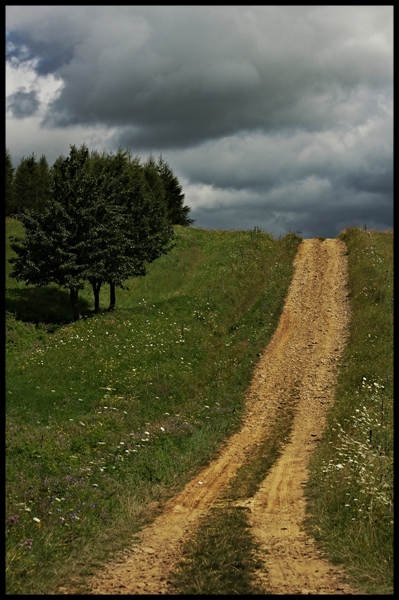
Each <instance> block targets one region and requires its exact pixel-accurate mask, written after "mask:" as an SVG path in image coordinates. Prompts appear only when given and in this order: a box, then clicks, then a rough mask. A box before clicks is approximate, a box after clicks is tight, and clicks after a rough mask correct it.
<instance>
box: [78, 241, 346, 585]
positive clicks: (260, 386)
mask: <svg viewBox="0 0 399 600" xmlns="http://www.w3.org/2000/svg"><path fill="white" fill-rule="evenodd" d="M346 281H347V264H346V248H345V245H344V244H343V242H341V241H339V240H336V239H327V240H325V241H323V242H321V241H320V240H318V239H311V240H303V242H302V243H301V245H300V247H299V251H298V254H297V257H296V259H295V274H294V278H293V281H292V284H291V286H290V290H289V294H288V297H287V300H286V304H285V307H284V311H283V314H282V316H281V319H280V323H279V326H278V328H277V330H276V332H275V335H274V336H273V338H272V340H271V342H270V344H269V345H268V347H267V348H266V349H265V352H264V354H263V356H262V358H261V360H260V362H259V363H258V365H257V368H256V371H255V373H254V377H253V381H252V384H251V386H250V388H249V390H248V398H247V406H246V419H245V422H244V425H243V427H242V429H241V430H240V431H239V433H237V434H235V435H233V436H232V437H231V438H230V439H229V440H228V441H227V443H226V444H225V445H224V447H223V448H222V450H221V452H220V455H219V457H218V458H217V459H215V460H214V461H213V462H212V463H211V464H210V465H209V466H208V467H207V468H205V469H204V470H203V471H202V472H201V473H199V474H198V476H197V477H195V479H193V480H192V481H191V482H190V483H188V484H187V486H186V487H185V488H184V490H183V491H182V492H181V493H180V494H178V495H177V496H176V497H174V498H173V499H171V500H170V501H169V502H168V503H167V504H166V506H165V509H164V511H163V513H162V514H161V515H160V516H159V517H158V518H157V519H156V520H155V521H154V522H153V523H152V525H151V526H149V527H147V528H146V529H144V530H143V531H142V532H141V536H140V542H139V543H138V544H136V545H134V546H132V547H131V548H129V549H127V550H126V551H125V552H124V553H123V554H122V555H120V556H119V558H118V560H116V561H115V562H114V563H112V564H110V565H108V567H107V568H106V569H105V570H103V571H101V572H100V573H98V574H97V575H96V576H95V577H94V578H93V579H92V580H91V581H90V590H91V591H90V592H89V593H91V594H167V593H168V573H170V572H171V570H172V569H173V568H174V566H175V565H176V562H177V560H178V559H179V556H180V551H181V548H182V544H183V542H184V540H185V538H186V536H187V534H188V533H189V532H190V531H191V530H192V528H193V527H194V526H195V524H196V523H197V522H198V519H199V517H201V516H202V515H204V513H206V511H207V510H208V509H209V508H210V506H211V505H212V503H213V502H215V501H216V500H217V498H218V496H219V495H220V493H221V491H222V490H223V488H224V487H225V486H226V485H227V483H228V482H229V480H230V479H231V478H232V477H233V476H234V474H235V472H236V470H237V468H238V467H239V466H241V465H242V464H243V463H244V461H245V458H246V456H247V454H248V451H249V450H251V448H252V447H253V446H254V445H255V444H257V443H259V442H260V441H261V440H262V439H263V438H264V436H265V435H267V432H268V428H270V427H271V426H272V424H273V422H274V421H275V418H276V415H277V411H278V410H279V406H280V403H281V401H282V399H284V398H286V397H287V395H289V394H290V391H292V389H294V388H295V390H296V393H297V407H296V412H295V418H294V425H293V430H292V434H291V436H290V438H289V441H288V443H287V445H286V446H285V449H284V450H283V453H282V455H281V457H280V459H279V460H278V462H277V463H276V464H275V466H274V467H273V469H272V470H271V472H270V473H269V475H268V476H267V477H266V479H265V480H264V481H263V483H262V485H261V486H260V489H259V491H258V492H257V494H256V495H255V496H254V497H253V498H250V499H248V500H245V501H244V502H242V501H240V504H241V505H245V506H247V507H248V508H250V515H251V517H250V520H251V524H252V527H253V532H254V534H255V536H256V537H257V538H258V539H259V541H260V543H261V546H262V548H264V550H265V556H266V551H267V570H266V569H265V570H264V571H263V572H262V573H260V575H259V576H260V578H261V579H262V583H263V584H264V585H265V586H266V589H268V590H270V591H271V593H274V594H314V593H327V594H328V593H331V594H356V591H354V590H353V589H351V588H350V587H349V586H348V585H346V584H345V583H343V582H342V573H341V572H340V571H339V570H338V569H336V568H334V567H332V565H330V564H329V563H328V562H327V561H326V560H324V559H323V558H322V557H321V556H320V555H319V553H318V551H317V549H316V546H315V543H314V541H313V540H312V539H311V538H309V537H308V536H307V535H306V533H305V531H304V530H303V528H302V525H301V524H302V521H303V518H304V515H305V500H304V497H303V484H304V482H305V481H306V479H307V475H308V473H307V465H308V460H309V456H310V454H311V452H312V450H313V449H314V447H315V444H316V443H317V440H318V438H319V437H320V435H321V433H322V431H323V428H324V424H325V416H326V413H327V410H328V408H329V406H330V404H331V402H332V401H333V391H334V381H335V373H336V366H337V361H338V359H339V358H340V356H341V353H342V350H343V348H344V345H345V340H346V332H347V326H348V319H349V308H348V300H347V293H346Z"/></svg>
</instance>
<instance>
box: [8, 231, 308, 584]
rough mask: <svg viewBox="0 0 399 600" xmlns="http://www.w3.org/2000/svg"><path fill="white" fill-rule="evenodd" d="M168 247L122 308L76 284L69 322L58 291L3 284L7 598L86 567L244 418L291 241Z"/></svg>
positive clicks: (253, 237) (233, 238) (188, 241)
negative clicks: (97, 305)
mask: <svg viewBox="0 0 399 600" xmlns="http://www.w3.org/2000/svg"><path fill="white" fill-rule="evenodd" d="M18 229H20V224H19V223H18V222H16V221H12V220H8V221H7V233H14V234H15V232H16V231H17V235H18V234H19V233H18ZM176 242H177V243H176V247H175V248H174V249H173V250H172V252H170V254H169V255H167V256H164V257H162V258H161V259H159V260H158V261H156V263H154V264H153V265H151V267H150V271H149V274H148V276H147V277H146V278H144V279H141V280H136V281H132V282H129V284H128V287H129V289H128V290H119V291H118V293H117V310H116V311H115V313H108V312H101V313H100V314H98V315H93V314H92V313H91V312H90V306H91V304H92V295H91V290H90V289H89V288H88V289H86V290H84V291H83V292H82V294H81V298H82V307H83V312H84V314H85V318H84V319H83V320H82V321H80V322H77V323H72V322H70V311H69V300H68V294H67V293H66V292H64V291H63V290H59V289H58V288H56V287H55V286H54V287H52V288H44V289H34V288H30V287H27V288H26V287H25V286H24V284H21V283H17V282H15V280H13V279H11V278H8V279H7V294H6V308H7V309H8V313H7V373H6V375H7V423H6V425H7V507H6V508H7V514H6V517H7V591H8V593H21V592H26V591H27V590H29V591H30V592H32V591H33V593H48V592H49V591H51V590H54V589H55V586H56V585H60V584H62V582H63V581H65V580H68V581H70V579H71V578H73V577H75V578H79V577H80V576H84V575H85V574H87V573H88V572H90V571H92V570H93V569H94V568H95V567H96V564H99V562H101V561H103V560H106V559H107V558H108V557H109V555H110V554H112V552H113V551H115V549H117V548H120V547H123V545H124V544H125V543H126V540H127V539H129V537H131V535H132V534H133V533H134V532H135V531H137V530H138V529H139V528H140V527H141V526H142V525H143V523H144V522H146V520H148V519H151V518H152V517H153V516H154V514H155V512H156V506H158V504H162V502H163V501H164V500H165V499H166V498H167V497H169V496H170V495H171V494H173V493H174V492H176V491H177V490H178V489H181V487H182V486H183V485H184V483H185V482H186V481H187V480H188V479H189V478H190V477H191V475H192V473H193V472H194V471H195V469H197V468H199V467H201V466H202V465H203V464H205V463H206V462H207V461H208V460H209V458H210V456H211V455H212V453H213V452H214V451H215V450H216V448H217V446H218V444H219V443H220V442H221V441H222V440H223V439H224V438H225V437H226V436H228V435H230V434H231V433H232V432H233V431H234V430H236V429H237V427H238V426H239V423H240V418H241V409H242V405H243V401H244V397H245V390H246V388H247V386H248V383H249V381H250V377H251V373H252V370H253V367H254V365H255V363H256V361H257V358H258V353H259V352H260V351H261V350H262V348H264V346H265V345H266V344H267V342H268V340H269V339H270V337H271V335H272V333H273V331H274V330H275V327H276V325H277V322H278V319H279V315H280V312H281V310H282V307H283V304H284V298H285V294H286V291H287V288H288V285H289V281H290V278H291V275H292V261H293V258H294V256H295V254H296V250H297V246H298V243H299V242H300V239H299V238H297V237H296V236H295V235H288V236H286V237H285V238H283V239H282V240H275V239H274V238H272V237H271V236H269V235H268V234H264V233H258V234H254V233H252V234H250V233H249V232H242V231H241V232H220V231H213V232H210V231H202V230H199V229H194V228H193V229H191V228H190V229H187V228H181V227H180V228H179V227H178V228H176ZM11 254H12V253H11V251H10V249H9V247H8V248H7V257H9V256H11ZM107 294H108V290H107V289H106V288H105V289H104V290H103V292H102V294H101V298H100V300H101V305H102V306H107V304H108V298H107ZM99 540H101V541H102V543H101V544H99Z"/></svg>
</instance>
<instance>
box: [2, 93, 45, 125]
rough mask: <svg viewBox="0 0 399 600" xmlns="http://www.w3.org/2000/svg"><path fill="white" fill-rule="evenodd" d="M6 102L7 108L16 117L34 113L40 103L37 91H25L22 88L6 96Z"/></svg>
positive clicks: (21, 117)
mask: <svg viewBox="0 0 399 600" xmlns="http://www.w3.org/2000/svg"><path fill="white" fill-rule="evenodd" d="M6 103H7V109H8V110H10V111H11V113H12V115H13V116H14V117H15V118H16V119H24V118H25V117H30V116H31V115H34V114H35V112H36V111H37V109H38V108H39V105H40V102H39V100H38V98H37V92H35V91H31V92H26V91H25V90H24V89H23V88H22V89H20V90H18V91H17V92H14V93H13V94H10V95H9V96H7V99H6Z"/></svg>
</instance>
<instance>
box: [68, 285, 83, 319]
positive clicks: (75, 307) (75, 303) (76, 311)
mask: <svg viewBox="0 0 399 600" xmlns="http://www.w3.org/2000/svg"><path fill="white" fill-rule="evenodd" d="M70 292H71V308H72V315H73V320H74V321H79V319H81V318H82V315H81V314H80V306H79V299H78V295H79V290H77V289H76V288H70Z"/></svg>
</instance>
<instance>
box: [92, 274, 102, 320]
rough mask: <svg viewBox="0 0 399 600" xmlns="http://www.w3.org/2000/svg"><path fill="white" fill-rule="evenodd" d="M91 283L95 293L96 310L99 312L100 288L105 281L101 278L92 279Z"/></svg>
mask: <svg viewBox="0 0 399 600" xmlns="http://www.w3.org/2000/svg"><path fill="white" fill-rule="evenodd" d="M90 283H91V287H92V288H93V293H94V312H95V313H98V312H99V311H100V289H101V286H102V283H103V282H102V280H101V279H90Z"/></svg>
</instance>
